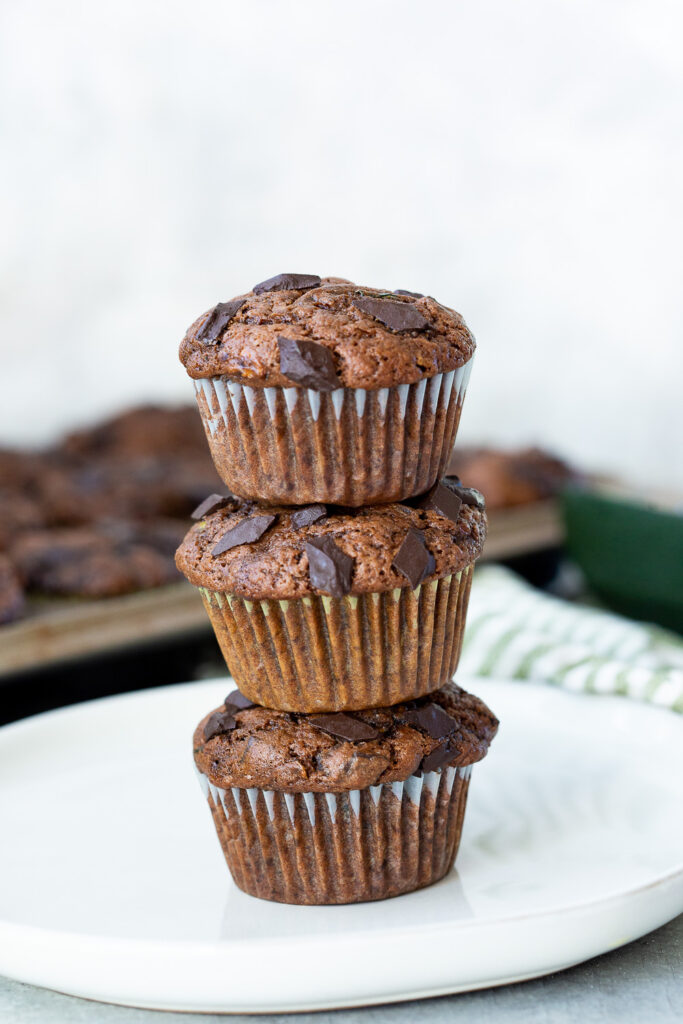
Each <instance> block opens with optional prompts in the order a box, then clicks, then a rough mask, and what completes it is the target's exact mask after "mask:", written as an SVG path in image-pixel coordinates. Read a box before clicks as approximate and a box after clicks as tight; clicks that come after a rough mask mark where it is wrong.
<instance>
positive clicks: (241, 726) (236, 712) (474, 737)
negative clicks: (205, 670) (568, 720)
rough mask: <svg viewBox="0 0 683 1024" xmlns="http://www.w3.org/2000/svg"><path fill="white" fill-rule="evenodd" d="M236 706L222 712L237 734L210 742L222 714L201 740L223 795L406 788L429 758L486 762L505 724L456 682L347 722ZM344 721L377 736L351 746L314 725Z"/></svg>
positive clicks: (203, 758) (202, 767)
mask: <svg viewBox="0 0 683 1024" xmlns="http://www.w3.org/2000/svg"><path fill="white" fill-rule="evenodd" d="M229 700H230V697H228V698H227V701H228V703H226V704H225V705H223V706H222V707H221V708H219V709H218V713H219V714H220V713H221V712H223V713H226V712H227V713H229V715H230V717H231V718H232V720H233V721H234V723H235V724H234V726H231V727H230V729H229V731H226V732H220V733H218V734H216V735H213V736H211V735H210V738H209V739H206V738H205V731H206V730H207V726H208V724H209V720H210V719H211V718H212V716H213V715H215V714H216V712H212V713H211V714H209V715H207V716H205V718H203V719H202V721H201V722H200V723H199V725H198V726H197V729H196V730H195V734H194V759H195V763H196V765H197V768H198V769H199V771H200V772H201V773H202V774H203V775H205V776H206V777H207V778H208V779H209V781H210V782H211V783H213V785H215V786H219V787H221V788H222V789H229V788H231V787H233V786H235V787H238V788H249V787H252V786H254V787H259V788H263V789H272V790H276V791H280V792H292V793H301V792H342V791H346V790H350V789H365V788H366V787H367V786H374V785H378V784H380V783H385V782H400V781H405V779H407V778H409V776H411V775H413V774H415V773H416V772H418V771H421V770H423V769H424V770H427V771H428V770H430V768H429V758H432V760H438V761H439V764H438V767H443V766H444V765H455V766H458V767H461V766H464V765H469V764H474V763H475V762H477V761H480V760H481V759H482V758H483V757H485V755H486V752H487V750H488V748H489V745H490V743H491V741H492V740H493V737H494V736H495V734H496V731H497V729H498V720H497V719H496V717H495V715H494V714H493V712H491V711H490V709H489V708H488V707H487V706H486V704H484V702H483V701H482V700H480V699H479V698H478V697H475V696H474V694H471V693H468V692H467V691H466V690H463V689H462V688H461V687H459V686H458V685H457V684H456V683H455V682H451V683H448V684H447V685H446V686H444V687H442V688H441V689H440V690H436V691H435V692H434V693H431V694H429V695H428V696H427V697H423V698H419V699H417V700H411V701H406V702H404V703H401V704H396V705H394V706H393V707H384V708H373V709H369V710H362V711H354V712H352V713H351V714H349V715H346V714H345V715H341V716H335V715H330V716H317V715H304V714H298V713H295V712H287V711H273V710H271V709H269V708H263V707H260V706H258V705H253V706H251V707H247V708H245V709H235V708H233V707H232V706H231V705H230V704H229ZM435 708H436V711H435ZM440 712H445V715H443V714H440ZM337 717H341V718H344V719H349V718H351V719H353V721H355V722H356V723H362V725H364V726H366V727H367V728H368V731H369V732H374V733H375V735H374V736H373V737H372V738H371V739H362V740H349V739H344V738H343V737H339V736H335V735H330V734H329V733H328V732H326V731H324V729H322V728H319V727H317V726H316V725H314V724H313V722H314V721H315V720H316V719H321V718H325V719H328V720H329V719H334V718H337ZM448 718H450V720H451V721H450V722H449V721H448ZM422 721H424V722H425V724H424V725H423V724H421V723H422ZM435 721H436V722H438V726H437V727H436V728H434V724H433V723H434V722H435ZM209 734H210V728H209Z"/></svg>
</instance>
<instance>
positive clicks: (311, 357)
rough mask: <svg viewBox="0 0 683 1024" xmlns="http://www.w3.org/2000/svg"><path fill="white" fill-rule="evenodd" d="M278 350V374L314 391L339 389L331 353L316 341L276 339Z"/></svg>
mask: <svg viewBox="0 0 683 1024" xmlns="http://www.w3.org/2000/svg"><path fill="white" fill-rule="evenodd" d="M277 343H278V347H279V349H280V372H281V373H283V374H284V376H285V377H288V378H289V380H293V381H294V382H295V383H296V384H303V385H304V387H307V388H314V389H315V390H316V391H334V390H335V388H338V387H340V386H341V385H340V383H339V380H338V378H337V374H336V372H335V366H334V359H333V358H332V353H331V352H330V350H329V349H328V348H325V346H324V345H319V344H318V343H317V342H316V341H297V340H295V339H294V338H283V337H281V336H280V337H279V338H278V339H277Z"/></svg>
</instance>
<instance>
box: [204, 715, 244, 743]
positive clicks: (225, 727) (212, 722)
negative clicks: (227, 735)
mask: <svg viewBox="0 0 683 1024" xmlns="http://www.w3.org/2000/svg"><path fill="white" fill-rule="evenodd" d="M236 725H237V722H236V721H235V719H234V718H233V717H232V715H231V714H230V712H229V711H214V713H213V714H212V715H211V716H210V717H209V719H208V721H207V723H206V725H205V726H204V739H205V740H210V739H211V737H212V736H220V735H221V733H224V732H231V730H232V729H234V728H235V726H236Z"/></svg>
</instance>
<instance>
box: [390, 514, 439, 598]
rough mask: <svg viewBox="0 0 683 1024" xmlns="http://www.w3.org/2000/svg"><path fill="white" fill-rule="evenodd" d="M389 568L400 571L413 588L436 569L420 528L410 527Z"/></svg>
mask: <svg viewBox="0 0 683 1024" xmlns="http://www.w3.org/2000/svg"><path fill="white" fill-rule="evenodd" d="M391 568H392V569H395V570H396V572H400V573H402V575H403V576H405V578H406V579H407V580H408V582H409V583H410V585H411V587H412V588H413V590H414V589H415V587H416V586H417V585H418V584H419V583H422V581H423V580H424V579H426V578H427V576H431V575H432V573H433V572H434V570H435V569H436V562H435V561H434V555H433V554H432V553H431V551H430V550H429V548H428V547H427V542H426V541H425V538H424V534H423V533H422V531H421V530H416V529H415V528H414V527H412V526H411V527H410V529H409V530H408V532H407V534H406V536H405V539H404V541H403V543H402V544H401V546H400V548H399V549H398V551H397V552H396V555H395V556H394V560H393V562H392V563H391Z"/></svg>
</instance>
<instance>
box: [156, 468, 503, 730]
mask: <svg viewBox="0 0 683 1024" xmlns="http://www.w3.org/2000/svg"><path fill="white" fill-rule="evenodd" d="M207 506H208V507H207ZM198 514H202V515H203V518H201V519H199V521H198V522H197V523H196V524H195V525H194V526H193V527H192V529H191V530H190V531H189V532H188V534H187V536H186V537H185V539H184V541H183V543H182V544H181V546H180V548H179V549H178V553H177V555H176V563H177V565H178V568H179V569H180V570H181V572H183V573H184V574H185V576H187V578H188V579H189V580H190V582H191V583H193V584H194V585H195V586H197V587H198V588H199V589H200V591H201V594H202V598H203V600H204V604H205V606H206V610H207V612H208V614H209V617H210V619H211V622H212V624H213V627H214V630H215V632H216V636H217V639H218V642H219V644H220V646H221V649H222V651H223V654H224V656H225V659H226V661H227V663H228V666H229V668H230V671H231V673H232V675H233V677H234V679H235V681H236V683H237V685H238V686H239V688H240V690H241V691H242V693H243V694H244V695H245V696H246V697H248V698H249V699H250V700H252V701H254V702H255V703H257V704H261V705H263V706H265V707H270V708H276V709H279V710H283V711H298V712H313V711H350V710H356V709H362V708H370V707H383V706H387V705H391V704H396V703H398V702H399V701H404V700H410V699H412V698H415V697H420V696H422V695H424V694H427V693H431V692H432V691H433V690H436V689H438V688H439V687H440V686H443V685H444V684H445V683H446V682H448V681H449V680H450V679H451V678H452V676H453V674H454V672H455V669H456V667H457V664H458V658H459V655H460V648H461V646H462V635H463V630H464V625H465V616H466V611H467V602H468V599H469V591H470V586H471V582H472V568H473V564H474V561H475V560H476V558H477V557H478V556H479V554H480V553H481V550H482V547H483V545H484V540H485V538H486V514H485V511H484V501H483V498H482V496H481V495H480V494H479V492H477V491H473V490H471V489H469V488H465V487H462V486H460V484H459V482H458V481H457V480H449V481H444V482H442V483H441V484H437V485H436V487H434V488H432V490H431V491H429V492H428V493H427V494H426V495H423V496H422V497H421V498H420V499H416V501H415V502H413V503H411V504H410V505H408V504H390V505H378V506H374V507H372V508H363V509H354V510H349V509H339V508H333V507H331V506H329V507H326V506H324V505H310V506H304V507H303V508H263V507H261V506H259V505H256V504H255V503H253V502H243V501H240V500H239V499H235V498H222V499H218V498H216V500H215V501H214V503H213V507H211V504H210V503H207V502H205V503H203V506H200V509H199V510H198Z"/></svg>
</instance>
